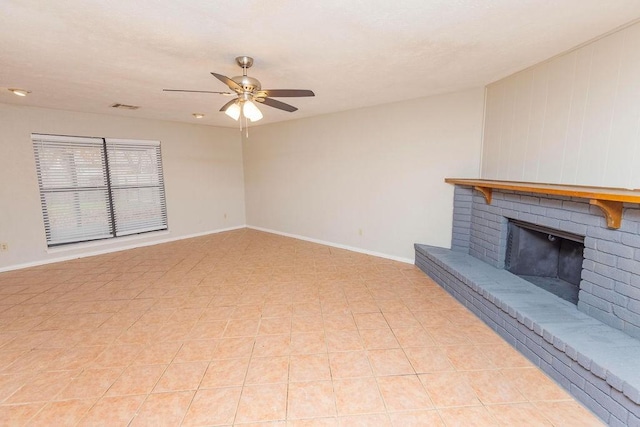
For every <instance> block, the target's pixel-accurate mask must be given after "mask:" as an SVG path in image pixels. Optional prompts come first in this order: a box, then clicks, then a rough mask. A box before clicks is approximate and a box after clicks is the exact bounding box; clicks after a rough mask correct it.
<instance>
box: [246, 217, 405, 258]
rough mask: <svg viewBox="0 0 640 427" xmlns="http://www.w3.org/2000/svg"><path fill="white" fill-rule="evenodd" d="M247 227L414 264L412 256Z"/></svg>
mask: <svg viewBox="0 0 640 427" xmlns="http://www.w3.org/2000/svg"><path fill="white" fill-rule="evenodd" d="M247 228H250V229H252V230H258V231H264V232H265V233H271V234H277V235H279V236H285V237H291V238H292V239H298V240H304V241H306V242H312V243H318V244H321V245H326V246H331V247H333V248H339V249H346V250H348V251H352V252H358V253H361V254H366V255H371V256H375V257H379V258H385V259H390V260H393V261H399V262H404V263H406V264H413V259H411V258H403V257H398V256H395V255H389V254H383V253H381V252H375V251H370V250H367V249H362V248H356V247H354V246H348V245H343V244H340V243H334V242H327V241H326V240H319V239H314V238H311V237H307V236H301V235H299V234H291V233H284V232H282V231H277V230H271V229H269V228H263V227H256V226H253V225H247Z"/></svg>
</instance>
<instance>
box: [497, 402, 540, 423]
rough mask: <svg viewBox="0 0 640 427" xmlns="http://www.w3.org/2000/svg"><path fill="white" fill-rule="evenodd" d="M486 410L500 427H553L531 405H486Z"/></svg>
mask: <svg viewBox="0 0 640 427" xmlns="http://www.w3.org/2000/svg"><path fill="white" fill-rule="evenodd" d="M486 408H487V409H488V410H489V412H490V413H491V415H493V418H495V419H496V420H497V421H498V424H499V425H501V426H505V427H509V426H531V427H549V426H552V425H553V424H552V423H551V421H549V420H548V419H547V418H545V417H544V416H543V415H542V414H541V413H540V411H539V410H538V408H536V407H535V406H533V405H532V404H531V403H517V404H510V405H488V406H487V407H486Z"/></svg>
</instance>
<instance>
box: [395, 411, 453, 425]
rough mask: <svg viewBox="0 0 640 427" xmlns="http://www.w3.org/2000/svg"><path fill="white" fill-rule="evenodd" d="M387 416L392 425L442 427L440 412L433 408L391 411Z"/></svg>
mask: <svg viewBox="0 0 640 427" xmlns="http://www.w3.org/2000/svg"><path fill="white" fill-rule="evenodd" d="M389 418H390V419H391V424H392V425H393V426H394V427H425V426H429V427H444V423H443V422H442V419H441V418H440V414H438V411H435V410H422V411H409V412H392V413H390V414H389Z"/></svg>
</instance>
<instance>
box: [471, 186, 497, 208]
mask: <svg viewBox="0 0 640 427" xmlns="http://www.w3.org/2000/svg"><path fill="white" fill-rule="evenodd" d="M473 188H475V189H476V190H478V191H479V192H481V193H482V195H483V196H484V200H485V201H486V202H487V204H488V205H490V204H491V193H492V191H493V189H492V188H489V187H480V186H475V187H473Z"/></svg>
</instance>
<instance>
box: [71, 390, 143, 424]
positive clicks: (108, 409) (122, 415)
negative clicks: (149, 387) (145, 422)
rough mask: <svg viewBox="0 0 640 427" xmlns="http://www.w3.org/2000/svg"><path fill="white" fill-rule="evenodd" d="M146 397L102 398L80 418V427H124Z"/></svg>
mask: <svg viewBox="0 0 640 427" xmlns="http://www.w3.org/2000/svg"><path fill="white" fill-rule="evenodd" d="M145 397H146V396H111V397H103V398H102V399H100V400H99V401H98V402H96V404H95V405H93V407H92V408H91V409H90V410H89V412H88V413H87V414H86V415H85V416H84V417H83V418H82V420H81V421H80V424H78V425H79V426H80V427H89V426H91V427H98V426H102V427H111V426H126V425H128V424H129V422H130V421H131V420H132V419H133V417H134V415H135V414H136V411H137V410H138V408H140V406H141V405H142V402H144V400H145Z"/></svg>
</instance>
